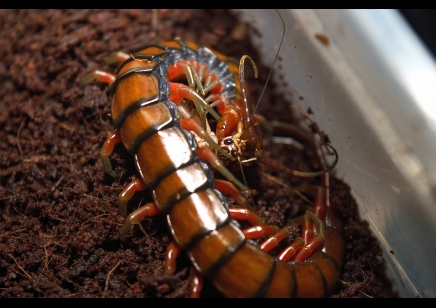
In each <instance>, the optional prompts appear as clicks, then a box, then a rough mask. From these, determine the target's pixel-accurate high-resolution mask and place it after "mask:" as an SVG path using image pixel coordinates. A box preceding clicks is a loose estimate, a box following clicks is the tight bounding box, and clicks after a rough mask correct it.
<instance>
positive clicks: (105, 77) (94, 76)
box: [79, 70, 116, 89]
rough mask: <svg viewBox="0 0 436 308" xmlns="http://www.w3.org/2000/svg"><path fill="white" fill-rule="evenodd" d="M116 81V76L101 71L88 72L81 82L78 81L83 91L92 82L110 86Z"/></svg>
mask: <svg viewBox="0 0 436 308" xmlns="http://www.w3.org/2000/svg"><path fill="white" fill-rule="evenodd" d="M115 79H116V76H115V75H113V74H111V73H108V72H105V71H101V70H95V71H92V72H90V73H89V74H86V75H85V76H84V77H83V78H82V79H81V80H80V85H79V86H80V88H81V89H83V88H84V87H85V86H86V85H87V84H89V83H91V82H93V81H94V80H97V81H100V82H104V83H107V84H111V83H112V82H114V80H115Z"/></svg>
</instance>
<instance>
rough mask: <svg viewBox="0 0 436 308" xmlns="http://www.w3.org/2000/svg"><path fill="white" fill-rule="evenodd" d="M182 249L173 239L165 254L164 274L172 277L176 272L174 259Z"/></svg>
mask: <svg viewBox="0 0 436 308" xmlns="http://www.w3.org/2000/svg"><path fill="white" fill-rule="evenodd" d="M181 251H182V247H180V245H179V244H177V242H176V241H175V240H174V239H173V240H171V243H170V244H169V245H168V247H167V250H166V252H165V260H164V271H165V274H168V275H172V274H174V272H175V271H176V259H177V257H178V256H179V255H180V252H181Z"/></svg>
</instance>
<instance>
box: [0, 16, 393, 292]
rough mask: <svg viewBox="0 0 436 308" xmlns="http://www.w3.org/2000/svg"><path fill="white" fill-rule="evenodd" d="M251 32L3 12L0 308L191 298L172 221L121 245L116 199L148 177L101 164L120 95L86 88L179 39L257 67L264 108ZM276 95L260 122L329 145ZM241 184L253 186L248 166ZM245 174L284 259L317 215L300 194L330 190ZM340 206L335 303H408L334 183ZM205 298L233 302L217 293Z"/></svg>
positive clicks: (270, 94)
mask: <svg viewBox="0 0 436 308" xmlns="http://www.w3.org/2000/svg"><path fill="white" fill-rule="evenodd" d="M250 33H254V34H255V35H256V32H255V29H254V27H252V25H247V24H244V23H242V22H241V21H240V19H239V18H238V16H237V15H235V13H233V12H232V11H229V10H169V9H166V10H133V9H132V10H82V9H81V10H0V46H1V47H0V97H1V100H0V107H1V112H0V217H1V218H0V297H1V298H10V297H78V298H81V297H187V296H189V275H190V271H191V267H192V266H191V263H190V260H189V259H188V258H187V256H186V255H185V254H183V253H182V254H181V255H180V256H179V257H178V259H177V270H176V273H175V274H174V275H166V274H165V273H164V271H163V260H164V257H165V250H166V247H167V246H168V244H169V243H170V241H171V239H172V236H171V233H170V231H169V230H168V226H167V223H166V219H165V217H164V216H163V215H158V216H155V217H150V218H146V219H144V220H143V221H142V224H141V226H142V228H143V231H145V234H144V232H143V231H142V230H141V228H139V227H138V226H137V225H135V226H134V227H132V229H131V230H130V232H129V233H128V234H127V236H126V239H125V240H124V241H120V239H119V234H120V228H121V226H122V225H123V222H124V217H122V216H120V215H119V214H118V199H117V196H118V194H119V193H120V192H121V191H122V189H123V188H124V187H125V186H126V185H128V183H129V182H130V181H131V180H132V179H133V178H134V177H135V176H137V173H136V170H135V167H134V164H133V159H132V156H131V155H130V154H129V153H128V152H127V151H126V150H125V149H124V147H123V146H122V144H119V145H117V146H116V147H115V150H114V152H113V154H112V155H111V162H112V166H113V167H114V170H115V172H116V173H117V177H116V178H112V177H111V176H109V175H107V174H106V173H105V172H104V171H103V166H102V163H101V160H100V156H99V151H100V148H101V147H102V145H103V143H104V141H105V140H106V137H107V134H108V133H109V132H111V131H113V124H112V120H111V117H110V96H109V95H108V87H107V85H105V84H102V83H98V82H92V83H90V84H89V85H87V86H86V87H84V89H83V90H82V89H81V88H80V87H79V84H80V81H81V78H82V77H83V76H85V75H86V74H87V73H89V72H91V71H92V70H95V69H102V70H104V71H108V72H111V73H115V72H116V69H117V65H115V64H114V65H106V64H105V63H104V61H103V60H102V58H101V56H100V57H99V55H102V54H104V53H106V52H111V51H118V50H121V51H124V52H126V53H134V52H136V51H138V50H140V49H141V48H143V47H144V46H146V45H148V44H152V43H158V42H161V41H168V40H172V39H174V38H175V37H180V38H182V39H184V40H186V41H194V42H196V43H198V44H204V45H206V46H209V47H211V48H213V49H215V50H218V51H219V52H221V53H223V54H225V55H227V56H231V57H234V58H236V59H240V58H241V56H242V55H245V54H246V55H250V56H251V57H252V58H253V60H254V61H255V63H256V65H257V66H258V69H259V78H258V79H255V78H254V77H253V70H252V68H251V66H250V65H248V64H247V65H246V67H247V68H246V74H245V75H246V76H247V77H246V79H247V80H246V84H247V87H248V88H249V89H250V94H251V97H254V98H256V99H257V98H258V97H259V95H260V92H261V90H262V88H263V86H264V84H265V82H266V79H267V76H268V74H269V71H270V68H268V67H264V66H263V64H262V61H261V60H262V58H261V56H260V55H259V53H258V51H257V49H256V48H255V46H254V45H253V44H252V43H251V41H250V39H249V37H250V35H249V34H250ZM275 88H276V86H275V85H274V83H273V82H269V83H268V86H267V89H266V91H265V94H264V95H263V98H262V103H261V104H260V106H259V108H258V110H257V113H259V114H261V115H263V116H265V117H266V118H267V119H269V120H278V121H286V122H287V123H291V124H292V125H298V126H302V127H306V129H305V132H306V133H307V136H308V138H315V139H316V138H318V139H319V135H322V133H318V132H317V130H316V129H314V127H315V125H308V119H307V118H306V117H305V116H303V112H297V111H296V110H295V109H293V108H291V107H290V106H291V104H292V102H290V101H289V100H288V101H286V100H285V99H284V96H283V94H282V93H277V92H278V91H276V90H275ZM308 107H310V106H308ZM304 112H305V113H306V112H307V113H308V114H309V116H310V110H305V111H304ZM310 127H312V129H308V128H310ZM303 129H304V128H303ZM320 130H321V131H322V127H321V128H320ZM279 133H280V132H274V134H279ZM263 135H264V136H265V138H264V153H265V155H267V156H268V157H270V158H272V159H274V160H277V161H278V162H280V163H282V164H283V165H285V166H287V167H289V168H292V169H295V170H301V171H319V168H320V166H318V165H317V164H316V163H315V161H316V160H314V153H312V152H311V151H310V150H309V148H308V147H305V148H304V149H302V150H301V149H297V148H296V147H292V146H290V145H283V144H277V143H274V142H272V141H271V140H272V139H271V138H268V134H267V133H265V131H264V132H263ZM323 139H324V141H328V136H325V135H324V136H323ZM332 146H334V144H332ZM326 155H327V156H329V157H328V158H329V160H332V156H331V155H329V154H328V153H326ZM339 159H341V158H340V153H339ZM232 172H233V173H234V174H235V175H236V176H237V177H238V178H240V179H241V180H242V181H243V178H242V176H241V174H242V173H241V171H240V167H239V165H237V166H236V168H233V169H232ZM332 174H333V176H334V169H333V171H332ZM243 175H244V177H245V179H246V181H247V184H248V186H249V187H250V188H251V189H252V190H253V192H254V193H253V196H252V198H251V202H252V206H253V208H254V209H255V210H256V212H257V213H258V214H259V215H260V216H261V217H263V218H265V219H266V221H267V223H268V224H275V225H278V226H279V227H283V226H285V225H288V226H289V227H290V229H291V230H292V232H291V234H290V235H289V237H288V238H287V239H286V240H285V241H284V243H283V245H284V246H283V245H282V246H281V247H282V248H283V247H286V245H289V244H290V243H291V242H292V241H293V240H294V239H295V238H296V237H297V236H299V235H300V232H301V226H300V225H299V224H297V223H295V221H296V220H292V219H293V218H295V217H299V216H301V215H303V214H304V213H305V210H306V209H307V208H308V206H311V205H312V202H313V198H312V197H311V196H310V195H307V194H305V195H304V196H303V195H302V194H301V193H299V191H298V187H302V185H305V184H312V185H320V183H321V180H320V177H312V178H302V177H295V176H294V177H293V176H290V175H287V174H283V172H280V171H279V170H277V169H275V168H271V167H266V166H264V165H262V164H259V163H253V164H252V165H251V166H250V167H244V171H243ZM216 177H219V175H218V174H216ZM351 190H352V188H351ZM226 198H227V201H228V203H229V204H230V205H231V206H233V205H235V203H234V201H233V200H232V199H231V197H228V196H226ZM151 200H152V199H151V194H150V192H149V191H147V190H146V191H145V192H144V193H137V194H135V196H134V198H133V199H132V200H131V201H130V202H129V206H128V211H129V212H131V211H133V210H135V209H136V208H138V207H139V206H140V205H141V204H145V203H147V202H150V201H151ZM331 202H332V205H333V206H334V207H335V208H336V210H337V212H338V213H339V216H340V217H341V219H342V220H343V222H344V231H343V233H344V236H345V239H346V252H345V261H344V265H343V269H342V272H341V276H340V281H339V283H338V288H337V291H336V292H335V293H334V294H333V295H331V297H397V296H398V294H396V293H395V292H393V291H392V286H391V283H389V281H388V279H386V274H385V272H386V262H385V261H384V259H383V256H382V251H381V249H380V247H379V242H378V240H377V239H376V238H375V237H374V236H373V235H372V234H371V232H370V230H369V229H368V223H367V222H365V221H362V220H361V219H360V218H359V214H358V208H357V205H356V203H355V201H354V199H353V198H352V196H351V195H350V187H349V186H348V185H347V184H346V183H343V182H342V181H341V180H340V179H335V180H334V183H332V184H331ZM241 225H243V226H244V227H245V226H249V224H248V225H247V224H246V223H245V222H241ZM258 242H259V241H258ZM279 251H280V249H275V250H273V251H271V254H274V255H275V256H276V255H277V253H278V252H279ZM201 296H202V297H203V298H208V297H221V296H222V295H221V294H219V292H218V291H217V290H216V289H215V288H214V287H213V286H212V284H211V283H209V282H208V281H205V284H204V288H203V291H202V293H201Z"/></svg>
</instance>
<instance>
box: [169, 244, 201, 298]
mask: <svg viewBox="0 0 436 308" xmlns="http://www.w3.org/2000/svg"><path fill="white" fill-rule="evenodd" d="M181 252H182V247H180V245H179V244H177V242H176V241H175V240H174V239H173V240H172V241H171V242H170V244H169V245H168V247H167V250H166V252H165V260H164V271H165V274H167V275H172V274H174V273H175V271H176V260H177V257H178V256H179V255H180V253H181ZM189 281H190V282H189V285H190V291H189V297H191V298H199V297H200V293H201V290H202V289H203V275H202V274H201V273H200V272H199V271H197V269H195V268H194V267H192V268H191V274H190V276H189Z"/></svg>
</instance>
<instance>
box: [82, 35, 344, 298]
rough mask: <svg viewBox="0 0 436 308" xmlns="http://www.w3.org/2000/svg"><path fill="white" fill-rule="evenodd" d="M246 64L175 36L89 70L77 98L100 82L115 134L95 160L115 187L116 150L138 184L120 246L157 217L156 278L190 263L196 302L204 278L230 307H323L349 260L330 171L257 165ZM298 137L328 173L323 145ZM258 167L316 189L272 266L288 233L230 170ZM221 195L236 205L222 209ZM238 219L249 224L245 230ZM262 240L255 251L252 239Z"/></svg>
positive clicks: (128, 194)
mask: <svg viewBox="0 0 436 308" xmlns="http://www.w3.org/2000/svg"><path fill="white" fill-rule="evenodd" d="M246 59H249V60H251V58H249V57H248V56H243V57H242V58H241V60H240V62H239V65H238V62H237V61H235V60H234V59H232V58H230V57H227V56H225V55H223V54H221V53H219V52H218V51H216V50H213V49H211V48H208V47H205V46H202V45H198V44H196V43H193V42H188V41H184V40H182V39H180V38H175V39H174V40H172V41H166V42H161V43H159V44H151V45H148V46H146V47H145V48H143V49H142V50H140V51H139V52H137V53H135V54H126V53H124V52H114V53H110V54H108V55H107V56H106V60H107V61H108V62H111V63H115V62H116V63H120V67H119V69H118V71H117V73H116V74H111V73H109V72H105V71H101V70H95V71H92V72H90V73H89V74H87V75H86V76H85V77H83V79H82V81H81V87H82V88H83V87H85V86H87V85H88V84H90V83H91V82H93V81H97V82H102V83H106V84H107V85H108V86H109V90H108V92H109V95H110V96H111V97H112V106H111V117H112V121H113V123H114V126H115V130H114V131H113V132H112V133H110V134H109V135H108V137H107V139H106V141H105V143H104V145H103V146H102V148H101V151H100V156H101V161H102V164H103V167H104V170H105V172H106V173H107V174H108V175H110V176H112V177H114V178H115V177H117V174H116V173H115V172H114V170H113V169H112V165H111V162H110V156H111V154H112V152H113V151H114V147H115V145H116V144H118V143H122V144H123V146H124V147H125V148H126V150H127V151H128V152H129V153H130V154H132V156H133V160H134V164H135V166H136V170H137V174H138V176H137V177H136V178H135V179H134V180H132V181H131V183H130V184H128V185H127V186H126V187H125V188H124V190H123V191H122V192H121V193H120V194H119V196H118V200H119V213H120V215H122V216H125V217H126V219H125V222H124V225H123V226H122V228H121V229H120V240H123V239H124V238H125V237H126V236H129V235H128V234H129V231H130V229H131V228H132V226H134V225H136V224H140V222H141V221H142V220H143V219H144V218H145V217H153V216H156V215H165V216H166V221H167V225H168V228H169V230H170V232H171V235H172V237H173V240H172V241H171V243H170V244H169V245H168V248H167V251H166V253H165V261H164V269H165V272H166V273H168V274H172V273H174V271H175V269H176V259H177V257H178V256H179V255H180V253H182V252H184V253H185V254H186V255H187V256H188V258H189V259H190V261H191V262H192V266H193V271H192V272H193V274H192V275H191V279H190V280H191V281H190V285H191V287H190V296H191V297H199V296H200V294H201V290H202V287H203V277H204V278H206V279H207V280H208V281H209V282H211V283H212V284H213V286H214V287H215V288H216V289H217V290H218V291H219V292H220V293H222V294H223V295H224V296H226V297H327V296H329V295H330V294H332V293H333V292H334V290H335V289H336V287H337V284H338V281H339V277H340V273H341V268H342V264H343V261H344V253H345V242H344V238H343V236H342V234H341V232H340V226H339V225H336V224H335V223H334V222H335V221H338V219H337V218H336V217H335V213H334V209H333V208H332V206H331V202H330V200H329V198H330V197H329V189H330V185H331V175H330V173H329V171H330V169H331V168H327V167H324V168H323V170H318V171H314V172H311V173H310V172H298V171H295V170H291V169H288V168H286V167H285V166H281V165H279V164H277V163H274V162H273V161H272V160H270V159H268V158H267V157H265V156H264V155H263V153H262V138H261V135H260V131H259V127H258V123H259V122H260V120H259V118H257V117H256V116H255V115H254V114H253V112H252V111H251V110H250V106H249V104H248V101H247V94H246V93H245V91H246V87H248V85H245V83H244V62H245V60H246ZM253 65H254V63H253ZM254 66H255V65H254ZM212 119H213V120H212ZM212 122H215V123H216V125H214V127H213V128H212V127H211V123H212ZM301 138H302V139H303V141H304V142H305V143H306V144H307V145H308V146H309V147H313V148H314V151H315V152H316V153H318V158H317V159H318V160H319V162H320V163H319V165H321V166H325V163H324V161H323V158H322V151H320V150H319V145H317V144H316V143H315V142H314V141H311V140H309V138H307V137H301ZM255 160H256V161H258V162H260V163H265V164H269V165H270V166H273V167H276V168H277V169H279V170H281V171H283V172H288V173H290V174H292V175H295V176H311V177H314V176H318V177H320V178H321V179H322V185H321V186H314V185H306V186H305V187H304V188H302V190H304V191H306V192H308V193H310V194H312V195H313V196H314V205H313V208H312V209H311V210H307V211H306V213H305V214H304V216H303V219H302V235H301V237H298V238H297V239H296V240H295V241H294V242H293V243H292V244H291V245H290V246H288V247H286V248H285V249H284V250H282V251H281V253H280V254H278V255H277V256H273V255H271V254H270V253H269V251H270V250H272V249H273V248H275V247H277V246H278V245H279V243H280V242H281V241H282V240H283V239H284V238H286V236H287V235H288V232H289V230H288V228H286V227H285V228H282V229H279V228H278V227H277V226H275V225H268V224H266V222H265V220H264V219H263V218H261V217H260V216H259V215H257V214H256V212H255V211H254V209H253V207H252V206H251V205H250V201H249V200H250V193H251V191H250V189H249V187H248V186H247V185H246V183H244V182H243V181H241V180H239V179H237V178H236V177H235V176H234V175H233V174H232V173H231V172H230V171H229V169H228V168H227V167H226V166H228V165H229V164H234V163H236V164H240V165H241V166H243V165H246V164H250V163H252V162H253V161H255ZM215 172H218V173H219V174H222V175H223V176H224V178H225V180H221V179H216V177H215ZM146 189H147V190H150V191H151V194H152V197H153V201H152V202H149V203H146V204H145V205H142V206H141V207H139V208H138V209H136V210H135V211H133V212H131V213H129V214H127V204H128V202H129V201H130V200H131V199H132V198H133V196H134V195H135V194H136V193H139V192H142V191H144V190H146ZM224 195H230V196H231V197H232V198H233V199H234V200H235V202H236V203H237V206H229V205H228V203H227V202H226V201H225V198H224ZM238 221H248V222H249V223H250V224H251V225H252V226H251V227H248V228H245V229H241V228H240V225H239V223H238ZM264 238H265V240H263V241H262V242H261V243H260V244H259V245H257V244H256V243H254V242H253V241H252V239H264Z"/></svg>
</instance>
